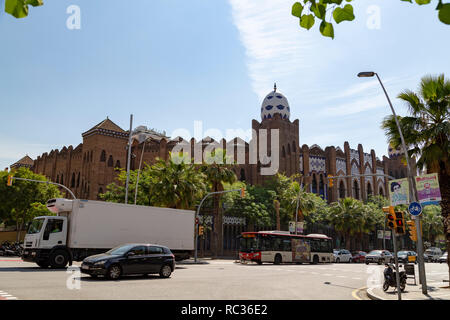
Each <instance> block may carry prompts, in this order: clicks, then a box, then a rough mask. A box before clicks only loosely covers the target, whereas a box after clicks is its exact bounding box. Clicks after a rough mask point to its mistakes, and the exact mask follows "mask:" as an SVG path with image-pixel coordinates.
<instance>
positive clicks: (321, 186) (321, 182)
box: [319, 175, 325, 196]
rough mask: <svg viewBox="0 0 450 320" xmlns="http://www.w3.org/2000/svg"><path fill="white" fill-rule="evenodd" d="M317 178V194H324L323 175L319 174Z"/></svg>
mask: <svg viewBox="0 0 450 320" xmlns="http://www.w3.org/2000/svg"><path fill="white" fill-rule="evenodd" d="M319 180H320V181H319V194H320V195H323V196H325V188H324V186H325V184H324V182H323V175H320V178H319Z"/></svg>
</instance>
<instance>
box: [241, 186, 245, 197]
mask: <svg viewBox="0 0 450 320" xmlns="http://www.w3.org/2000/svg"><path fill="white" fill-rule="evenodd" d="M241 198H245V188H243V187H242V188H241Z"/></svg>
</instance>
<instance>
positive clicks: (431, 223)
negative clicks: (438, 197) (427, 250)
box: [422, 206, 442, 245]
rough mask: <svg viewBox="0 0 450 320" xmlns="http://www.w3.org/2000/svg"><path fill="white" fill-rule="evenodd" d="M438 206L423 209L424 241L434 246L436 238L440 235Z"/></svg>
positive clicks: (439, 209)
mask: <svg viewBox="0 0 450 320" xmlns="http://www.w3.org/2000/svg"><path fill="white" fill-rule="evenodd" d="M440 211H441V208H439V206H426V207H425V208H424V209H423V213H422V215H423V218H422V226H423V233H424V239H427V240H428V241H429V242H430V243H431V244H432V245H434V242H435V239H436V237H437V236H440V235H442V219H441V215H440Z"/></svg>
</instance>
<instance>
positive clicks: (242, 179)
mask: <svg viewBox="0 0 450 320" xmlns="http://www.w3.org/2000/svg"><path fill="white" fill-rule="evenodd" d="M239 180H240V181H245V170H244V168H241V178H240V179H239Z"/></svg>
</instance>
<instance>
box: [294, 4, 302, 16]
mask: <svg viewBox="0 0 450 320" xmlns="http://www.w3.org/2000/svg"><path fill="white" fill-rule="evenodd" d="M302 11H303V6H302V5H301V3H300V2H296V3H294V5H293V6H292V15H293V16H295V17H298V18H300V17H301V16H302Z"/></svg>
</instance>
